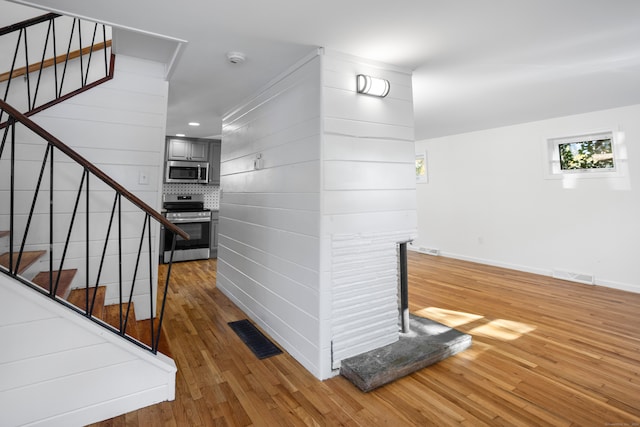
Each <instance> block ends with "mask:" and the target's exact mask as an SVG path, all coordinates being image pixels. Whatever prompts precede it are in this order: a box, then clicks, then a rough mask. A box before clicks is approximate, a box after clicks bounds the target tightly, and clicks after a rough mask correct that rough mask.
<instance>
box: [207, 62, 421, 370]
mask: <svg viewBox="0 0 640 427" xmlns="http://www.w3.org/2000/svg"><path fill="white" fill-rule="evenodd" d="M358 73H366V74H373V75H376V76H379V77H384V78H387V79H389V80H390V81H391V85H392V92H391V94H390V95H389V96H388V97H387V98H385V99H379V98H372V97H367V96H362V95H356V93H355V75H356V74H358ZM412 108H413V107H412V97H411V75H410V73H408V72H405V71H403V70H399V69H396V68H393V67H384V66H381V65H380V64H373V63H370V62H365V61H362V60H359V59H357V58H353V57H347V56H344V55H339V54H335V53H329V54H326V53H324V52H323V51H322V50H320V51H318V55H317V56H315V55H312V56H311V57H310V58H308V59H306V60H304V61H301V63H300V64H298V65H296V66H294V67H292V69H291V70H289V71H288V72H286V73H284V74H283V76H282V77H281V79H277V80H276V81H275V83H273V84H272V85H270V86H268V87H267V88H266V89H265V90H264V91H263V92H261V93H260V94H259V95H257V96H256V97H255V98H253V99H252V100H250V101H249V102H247V103H246V104H244V105H242V106H241V107H239V108H238V109H237V110H236V111H234V112H232V113H230V114H229V115H228V116H227V117H225V118H224V120H223V141H224V143H223V145H222V174H221V182H222V184H221V187H222V192H223V196H222V199H221V206H220V243H219V244H220V249H219V253H218V276H217V277H218V287H219V288H220V289H221V290H222V291H223V292H224V293H225V294H227V295H228V296H229V297H230V298H231V299H232V300H233V301H234V302H236V303H237V304H238V305H239V306H240V307H241V308H242V309H243V310H244V311H245V312H246V313H247V314H248V315H249V316H250V317H251V318H252V319H253V320H254V321H256V322H257V323H258V324H259V325H260V326H262V327H263V328H264V329H265V330H266V331H267V332H268V333H269V334H270V335H271V336H272V337H273V338H274V339H275V340H276V341H278V343H279V344H280V345H282V346H283V347H285V348H286V349H287V351H288V352H289V353H291V354H292V355H293V356H294V357H296V359H297V360H298V361H299V362H300V363H302V364H303V365H304V366H305V367H306V368H307V369H309V370H310V371H311V372H312V373H313V374H314V375H316V376H317V377H318V378H321V379H324V378H327V377H329V376H331V375H333V374H334V373H335V372H334V369H335V368H337V367H338V366H339V362H340V360H341V359H342V358H345V357H349V356H350V355H355V354H358V353H360V352H362V351H366V350H369V349H373V348H377V347H379V346H381V345H385V344H387V343H390V342H393V341H395V340H397V339H398V305H397V286H398V282H397V252H396V251H397V243H398V242H399V241H405V240H407V239H409V238H411V237H413V236H414V234H415V229H416V208H415V175H414V145H413V109H412ZM258 157H259V159H258ZM256 161H257V162H256ZM256 164H257V166H258V168H256V167H255V166H256ZM332 346H333V350H332Z"/></svg>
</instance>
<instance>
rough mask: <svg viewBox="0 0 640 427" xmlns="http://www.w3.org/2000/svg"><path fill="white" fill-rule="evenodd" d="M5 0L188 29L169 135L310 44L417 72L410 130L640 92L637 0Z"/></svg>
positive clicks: (491, 122) (167, 32)
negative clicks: (229, 55) (232, 58)
mask: <svg viewBox="0 0 640 427" xmlns="http://www.w3.org/2000/svg"><path fill="white" fill-rule="evenodd" d="M0 1H2V0H0ZM14 2H17V3H23V4H32V5H36V4H37V5H38V6H40V7H42V8H45V9H47V10H55V11H61V12H65V13H67V14H71V15H75V16H82V17H87V18H91V19H93V20H98V21H101V22H106V23H111V24H117V25H119V26H122V27H127V28H131V29H136V30H140V31H144V32H146V33H150V34H158V35H162V36H165V37H166V38H167V39H165V40H169V41H170V42H171V41H173V42H174V43H175V42H176V40H178V41H179V40H184V41H187V42H188V43H187V44H186V45H184V46H183V49H182V50H181V55H180V57H179V61H178V62H177V64H176V65H175V67H174V68H173V70H172V73H171V75H170V80H169V81H170V89H169V110H168V123H167V133H168V134H175V133H177V132H184V133H186V134H187V135H188V136H198V137H206V136H212V135H217V134H219V133H220V120H221V117H222V116H223V115H224V113H225V112H227V111H229V110H230V109H231V108H232V107H234V106H235V105H236V104H238V103H239V102H240V101H242V100H244V99H246V98H247V97H248V96H250V95H251V94H253V93H255V92H256V91H257V90H258V89H259V88H260V87H262V86H263V85H264V84H266V83H267V82H269V81H270V80H271V79H272V78H273V77H275V76H276V75H278V74H279V73H280V72H282V71H283V70H285V69H286V68H288V67H289V66H290V65H292V64H293V63H295V62H296V61H297V60H299V59H300V58H302V57H304V56H305V55H307V54H308V53H309V52H311V51H312V50H313V49H315V48H316V47H318V46H321V47H325V48H327V49H331V50H332V51H338V52H344V53H348V54H352V55H356V56H360V57H363V58H367V59H372V60H376V61H381V62H386V63H389V64H393V65H396V66H400V67H403V68H409V69H412V70H414V105H415V107H414V110H415V132H416V140H421V139H425V138H431V137H438V136H444V135H450V134H456V133H462V132H468V131H474V130H480V129H487V128H492V127H498V126H504V125H510V124H516V123H523V122H529V121H535V120H541V119H545V118H550V117H557V116H563V115H569V114H576V113H581V112H587V111H594V110H599V109H605V108H612V107H617V106H623V105H630V104H636V103H640V1H638V0H399V1H396V2H388V1H381V0H340V1H339V0H324V1H310V0H268V1H265V0H260V1H259V0H217V1H214V0H192V1H189V2H177V1H168V0H136V1H130V0H109V1H102V2H89V1H83V2H79V1H77V0H32V1H22V0H14ZM156 44H157V43H156ZM155 47H157V46H155ZM148 49H154V45H153V43H150V44H149V48H148ZM162 49H165V50H166V47H165V48H159V50H160V51H163V50H162ZM228 51H241V52H243V53H245V54H246V56H247V60H246V62H245V63H244V64H237V65H233V64H230V63H228V62H227V61H226V52H228ZM149 52H150V54H151V50H149ZM164 54H165V55H167V53H166V52H165V53H164ZM392 90H393V89H392ZM189 121H198V122H200V123H201V124H202V125H201V126H200V127H199V128H191V127H189V126H187V122H189Z"/></svg>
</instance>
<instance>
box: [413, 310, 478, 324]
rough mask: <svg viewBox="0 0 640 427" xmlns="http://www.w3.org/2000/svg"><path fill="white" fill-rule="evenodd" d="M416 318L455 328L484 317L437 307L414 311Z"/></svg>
mask: <svg viewBox="0 0 640 427" xmlns="http://www.w3.org/2000/svg"><path fill="white" fill-rule="evenodd" d="M416 314H417V315H418V316H422V317H426V318H428V319H432V320H435V321H437V322H440V323H442V324H445V325H447V326H449V327H452V328H456V327H458V326H460V325H466V324H467V323H471V322H475V321H476V320H480V319H482V318H483V317H484V316H480V315H478V314H471V313H465V312H462V311H454V310H447V309H444V308H439V307H427V308H423V309H421V310H418V311H416Z"/></svg>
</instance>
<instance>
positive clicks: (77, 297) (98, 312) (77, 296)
mask: <svg viewBox="0 0 640 427" xmlns="http://www.w3.org/2000/svg"><path fill="white" fill-rule="evenodd" d="M95 290H96V288H95V287H91V288H89V304H91V300H92V298H93V293H94V292H95ZM86 292H87V291H86V289H85V288H79V289H74V290H72V291H71V293H70V294H69V298H67V301H69V302H70V303H71V304H73V305H75V306H76V307H78V308H79V309H81V310H86V305H85V300H86V298H85V294H86ZM106 295H107V287H106V286H98V289H97V295H96V302H95V305H94V306H93V316H94V317H97V318H98V319H104V300H105V297H106Z"/></svg>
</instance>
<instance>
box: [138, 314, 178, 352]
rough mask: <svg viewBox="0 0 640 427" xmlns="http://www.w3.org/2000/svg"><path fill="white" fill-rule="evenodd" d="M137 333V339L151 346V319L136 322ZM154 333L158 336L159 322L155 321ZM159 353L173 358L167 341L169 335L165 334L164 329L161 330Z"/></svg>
mask: <svg viewBox="0 0 640 427" xmlns="http://www.w3.org/2000/svg"><path fill="white" fill-rule="evenodd" d="M136 326H137V333H138V336H137V337H136V339H137V340H138V341H140V342H143V343H145V344H148V345H149V346H150V345H151V341H152V340H151V319H146V320H138V321H137V322H136ZM153 333H154V334H156V335H157V334H158V320H157V319H156V320H155V323H154V327H153ZM158 351H159V352H160V353H162V354H164V355H165V356H169V357H172V356H171V350H170V349H169V340H168V339H167V335H166V334H165V333H164V328H162V329H161V330H160V342H159V345H158Z"/></svg>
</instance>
